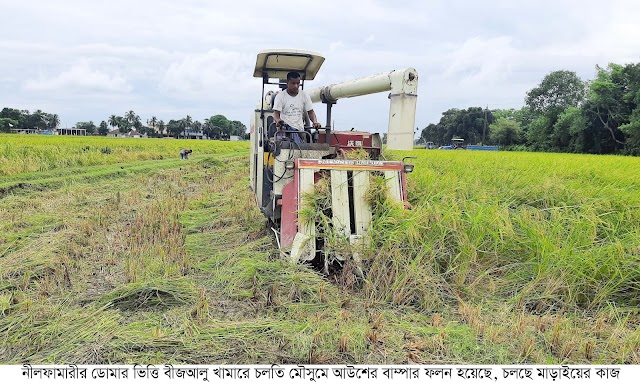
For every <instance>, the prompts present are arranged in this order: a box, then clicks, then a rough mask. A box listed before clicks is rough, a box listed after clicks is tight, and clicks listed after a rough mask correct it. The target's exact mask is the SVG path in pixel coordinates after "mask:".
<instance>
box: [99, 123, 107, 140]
mask: <svg viewBox="0 0 640 392" xmlns="http://www.w3.org/2000/svg"><path fill="white" fill-rule="evenodd" d="M107 133H109V127H108V126H107V122H106V121H100V125H99V126H98V134H99V135H102V136H106V135H107Z"/></svg>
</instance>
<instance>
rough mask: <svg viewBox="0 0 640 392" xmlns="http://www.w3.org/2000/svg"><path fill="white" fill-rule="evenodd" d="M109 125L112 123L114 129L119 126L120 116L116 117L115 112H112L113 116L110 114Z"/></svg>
mask: <svg viewBox="0 0 640 392" xmlns="http://www.w3.org/2000/svg"><path fill="white" fill-rule="evenodd" d="M109 125H111V126H112V127H113V129H115V128H116V127H117V126H118V117H116V115H115V114H112V115H111V116H109Z"/></svg>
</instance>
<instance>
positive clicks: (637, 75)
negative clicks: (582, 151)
mask: <svg viewBox="0 0 640 392" xmlns="http://www.w3.org/2000/svg"><path fill="white" fill-rule="evenodd" d="M596 70H597V74H596V79H595V80H593V81H592V83H591V84H590V88H589V101H590V103H591V104H592V105H591V106H590V111H591V113H592V114H593V115H594V116H595V117H596V119H597V120H598V121H599V122H600V123H601V124H602V126H603V127H604V128H605V129H606V130H607V131H608V132H609V134H610V136H611V139H612V140H613V141H614V142H615V143H616V144H617V145H619V146H618V147H617V148H616V149H619V148H622V146H623V145H625V144H626V143H625V139H626V138H630V139H631V140H630V143H631V144H630V145H629V146H628V147H627V149H632V150H635V149H636V147H640V140H639V139H640V135H638V131H637V129H638V127H637V126H636V125H634V124H633V123H634V122H635V121H637V120H635V119H636V118H638V114H635V115H634V112H637V110H638V106H639V104H640V63H636V64H627V65H625V66H622V65H618V64H609V65H608V66H607V68H600V67H596ZM636 140H637V141H636Z"/></svg>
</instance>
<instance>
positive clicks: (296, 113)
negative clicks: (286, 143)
mask: <svg viewBox="0 0 640 392" xmlns="http://www.w3.org/2000/svg"><path fill="white" fill-rule="evenodd" d="M273 111H274V113H273V118H274V120H275V122H276V128H277V129H278V130H284V131H289V132H287V133H288V136H289V137H290V138H291V139H292V140H293V141H295V142H297V143H301V142H302V139H301V138H300V134H299V133H297V132H298V131H304V113H305V112H307V113H309V119H310V120H311V123H312V125H313V127H314V128H316V129H317V128H320V127H321V125H320V123H319V122H318V119H317V118H316V113H315V112H314V111H313V106H312V103H311V97H309V94H308V93H307V92H306V91H304V90H300V74H299V73H297V72H289V73H288V74H287V89H286V90H284V91H282V92H281V93H279V94H278V95H276V99H275V102H274V104H273Z"/></svg>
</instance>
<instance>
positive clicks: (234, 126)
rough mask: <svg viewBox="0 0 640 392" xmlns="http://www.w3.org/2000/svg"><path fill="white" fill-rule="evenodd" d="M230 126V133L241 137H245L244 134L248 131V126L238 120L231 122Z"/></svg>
mask: <svg viewBox="0 0 640 392" xmlns="http://www.w3.org/2000/svg"><path fill="white" fill-rule="evenodd" d="M229 128H230V132H229V134H230V135H235V136H240V137H241V138H243V137H244V134H245V133H246V132H247V126H246V125H244V124H243V123H242V122H240V121H237V120H233V121H231V122H229Z"/></svg>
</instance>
